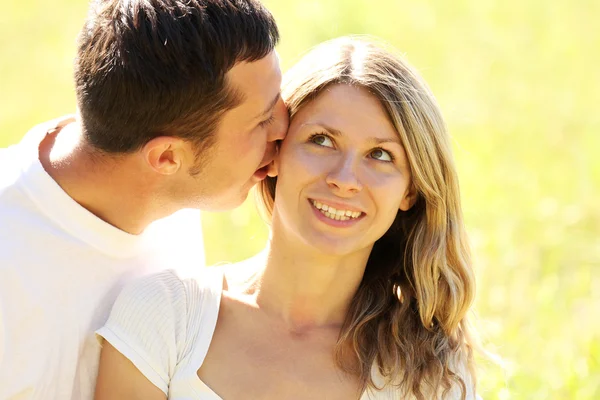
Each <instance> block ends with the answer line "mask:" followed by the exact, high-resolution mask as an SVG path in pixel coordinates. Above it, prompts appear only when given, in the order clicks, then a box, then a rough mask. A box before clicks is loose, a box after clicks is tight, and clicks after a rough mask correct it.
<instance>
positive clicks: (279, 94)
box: [255, 93, 281, 119]
mask: <svg viewBox="0 0 600 400" xmlns="http://www.w3.org/2000/svg"><path fill="white" fill-rule="evenodd" d="M280 96H281V93H277V95H276V96H275V98H274V99H273V100H271V102H270V103H269V105H268V106H267V108H265V110H264V111H263V112H262V113H260V114H258V115H257V116H256V118H255V119H259V118H262V117H264V116H265V115H267V114H268V113H269V112H270V111H271V110H272V109H273V107H275V104H277V102H278V101H279V97H280Z"/></svg>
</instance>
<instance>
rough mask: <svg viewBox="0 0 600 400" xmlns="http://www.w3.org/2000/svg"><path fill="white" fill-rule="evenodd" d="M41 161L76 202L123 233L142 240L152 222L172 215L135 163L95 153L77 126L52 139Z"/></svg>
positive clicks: (44, 146) (46, 141) (47, 141)
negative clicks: (141, 236)
mask: <svg viewBox="0 0 600 400" xmlns="http://www.w3.org/2000/svg"><path fill="white" fill-rule="evenodd" d="M39 157H40V162H41V163H42V166H43V167H44V169H45V170H46V172H47V173H48V174H49V175H50V176H51V177H52V179H54V180H55V181H56V183H58V185H59V186H60V187H61V188H62V189H63V190H64V191H65V192H66V193H67V194H68V195H69V196H70V197H71V198H73V200H75V201H76V202H77V203H79V205H81V206H82V207H84V208H85V209H87V210H88V211H89V212H91V213H92V214H94V215H95V216H97V217H98V218H100V219H102V220H103V221H105V222H107V223H109V224H111V225H113V226H115V227H117V228H119V229H121V230H123V231H125V232H128V233H131V234H140V233H141V232H143V231H144V229H145V228H146V227H147V226H148V225H149V224H150V223H151V222H152V221H154V220H156V219H159V218H162V217H163V216H166V215H168V214H169V213H168V212H166V210H164V207H161V205H160V200H159V198H158V196H155V195H154V193H153V191H152V184H151V182H149V181H148V179H146V177H145V176H144V175H143V174H142V173H141V171H140V169H139V168H136V161H135V160H132V159H131V158H130V157H127V156H126V157H109V156H106V155H100V154H97V153H95V152H94V151H93V150H91V149H90V146H89V144H86V143H85V141H84V139H83V138H82V136H81V131H80V129H79V125H78V124H77V123H72V124H69V125H67V126H65V127H64V128H62V129H61V130H60V131H58V132H56V133H51V134H48V135H47V136H46V137H45V138H44V140H43V141H42V143H41V144H40V148H39ZM161 211H163V212H161Z"/></svg>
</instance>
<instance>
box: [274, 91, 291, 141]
mask: <svg viewBox="0 0 600 400" xmlns="http://www.w3.org/2000/svg"><path fill="white" fill-rule="evenodd" d="M273 112H274V113H275V121H274V123H273V125H272V126H271V129H270V131H269V141H270V142H274V141H277V140H283V139H285V135H286V134H287V131H288V127H289V124H290V117H289V114H288V110H287V108H286V106H285V104H284V103H283V100H282V99H279V102H278V103H277V105H275V110H274V111H273Z"/></svg>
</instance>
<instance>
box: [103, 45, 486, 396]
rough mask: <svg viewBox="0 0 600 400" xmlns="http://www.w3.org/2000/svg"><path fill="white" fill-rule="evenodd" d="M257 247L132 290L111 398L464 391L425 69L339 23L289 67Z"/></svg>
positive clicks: (461, 324)
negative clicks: (284, 116) (287, 119)
mask: <svg viewBox="0 0 600 400" xmlns="http://www.w3.org/2000/svg"><path fill="white" fill-rule="evenodd" d="M282 95H283V98H284V100H285V101H286V104H287V106H288V108H289V111H290V116H291V123H290V129H289V132H288V135H287V137H286V139H285V140H284V142H283V143H282V145H281V148H280V152H279V157H278V159H277V160H276V161H275V163H274V165H273V169H272V171H271V175H277V178H269V179H267V180H266V181H264V182H263V183H262V186H261V188H260V189H261V190H260V194H261V196H260V197H261V201H262V202H263V204H264V206H265V207H264V209H265V211H266V214H267V216H268V217H269V218H270V219H271V237H270V243H269V246H268V247H267V249H266V250H265V251H264V252H263V253H262V254H261V255H259V256H257V257H254V258H252V259H250V260H247V261H245V262H242V263H240V264H238V265H233V266H231V267H227V268H224V269H223V268H220V269H210V270H209V271H205V272H203V273H202V274H201V276H196V277H181V276H178V275H177V274H176V273H175V272H173V271H167V272H164V273H161V274H159V275H156V276H153V277H150V278H145V279H143V280H141V281H139V282H138V283H136V284H134V285H132V286H130V287H128V288H126V289H125V290H124V291H123V293H122V294H121V296H120V297H119V299H118V300H117V302H116V304H115V306H114V309H113V311H112V314H111V316H110V318H109V320H108V322H107V324H106V326H105V327H104V328H103V329H101V330H100V331H99V332H98V334H99V335H100V336H102V337H103V338H105V339H106V342H105V344H104V348H103V351H102V356H101V363H100V369H99V376H98V384H97V389H96V398H97V399H99V400H103V399H111V400H114V399H166V398H168V399H201V400H205V399H210V400H215V399H225V400H230V399H325V398H326V399H344V400H345V399H353V398H354V399H359V398H360V399H399V398H416V399H431V398H451V399H455V398H456V399H459V398H460V399H465V398H473V397H474V392H475V388H474V386H475V385H474V374H473V360H472V355H471V343H470V336H469V328H468V323H467V317H466V315H467V312H468V310H469V308H470V305H471V303H472V300H473V297H474V284H475V282H474V277H473V272H472V269H471V264H470V256H469V250H468V246H467V241H466V236H465V231H464V227H463V221H462V212H461V206H460V198H459V188H458V180H457V175H456V171H455V168H454V164H453V160H452V155H451V149H450V143H449V139H448V135H447V132H446V128H445V126H444V122H443V120H442V117H441V114H440V111H439V109H438V106H437V104H436V102H435V100H434V97H433V95H432V94H431V92H430V91H429V89H428V88H427V86H426V84H425V83H424V82H423V80H422V79H421V78H420V77H418V75H417V74H416V73H415V72H414V71H413V70H412V69H411V68H410V67H409V66H408V65H407V64H406V63H405V62H404V61H403V60H401V59H400V58H398V57H396V56H394V55H393V53H392V52H391V51H388V50H387V49H385V48H384V47H383V46H381V45H379V44H376V43H373V42H371V41H369V40H366V39H363V38H349V37H346V38H340V39H336V40H333V41H331V42H328V43H324V44H322V45H320V46H318V47H317V48H315V49H314V50H313V51H311V52H310V53H309V54H307V55H306V56H305V57H304V58H303V59H302V60H301V61H300V62H299V63H298V64H297V65H296V66H295V67H293V68H292V70H291V71H290V72H288V74H286V78H285V82H284V89H283V94H282Z"/></svg>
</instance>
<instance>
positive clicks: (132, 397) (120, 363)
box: [94, 340, 167, 400]
mask: <svg viewBox="0 0 600 400" xmlns="http://www.w3.org/2000/svg"><path fill="white" fill-rule="evenodd" d="M94 398H95V400H166V399H167V396H166V395H165V394H164V393H163V392H162V391H161V390H160V389H159V388H157V387H156V386H154V385H153V384H152V383H151V382H150V381H149V380H148V379H147V378H146V377H145V376H144V375H143V374H142V373H141V372H140V371H139V370H138V369H137V368H136V367H135V365H133V363H132V362H131V361H129V360H128V359H127V358H126V357H125V356H124V355H123V354H121V353H119V351H118V350H117V349H115V348H114V347H113V346H112V345H111V344H110V343H108V342H107V341H106V340H105V341H104V342H103V345H102V353H101V355H100V366H99V368H98V381H97V382H96V394H95V397H94Z"/></svg>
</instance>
